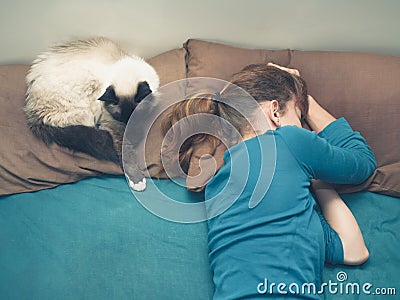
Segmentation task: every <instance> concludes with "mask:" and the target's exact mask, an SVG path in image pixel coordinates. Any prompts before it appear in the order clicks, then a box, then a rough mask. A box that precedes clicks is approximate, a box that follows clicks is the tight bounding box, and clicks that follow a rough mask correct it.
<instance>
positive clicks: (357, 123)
mask: <svg viewBox="0 0 400 300" xmlns="http://www.w3.org/2000/svg"><path fill="white" fill-rule="evenodd" d="M185 47H186V49H187V53H188V58H187V62H188V76H189V77H190V76H192V77H196V76H212V77H217V78H221V79H225V80H229V78H230V77H231V76H232V75H233V74H234V73H235V72H238V71H240V70H241V69H242V68H243V67H244V66H246V65H248V64H250V63H262V62H269V61H272V62H275V63H277V64H281V65H283V66H290V67H293V68H297V69H299V70H300V72H301V75H302V76H303V77H304V78H305V80H306V81H307V84H308V87H309V93H310V94H312V95H313V96H314V97H315V98H316V99H317V100H318V101H319V102H320V103H321V104H322V105H323V106H324V107H325V108H327V110H328V111H330V112H331V113H332V114H333V115H334V116H336V117H341V116H344V117H346V119H347V120H348V121H349V123H350V124H351V125H352V127H353V129H354V130H356V131H360V132H361V134H362V135H363V136H364V137H365V138H366V139H367V142H368V143H369V145H370V146H371V148H372V150H373V151H374V153H375V155H376V159H377V163H378V168H377V170H376V172H375V174H374V175H373V176H371V177H370V178H369V180H367V181H366V182H364V183H363V184H361V185H358V186H353V185H341V186H337V188H338V190H339V191H340V192H342V193H347V192H356V191H361V190H363V189H365V188H367V190H369V191H374V192H379V193H383V194H387V195H391V196H397V197H400V172H399V170H400V152H399V147H398V141H399V140H400V118H399V112H400V101H399V100H400V85H399V84H398V82H399V81H400V57H394V56H385V55H378V54H365V53H350V52H329V51H328V52H318V51H290V52H289V53H286V50H285V51H269V50H246V49H240V48H235V47H230V46H225V45H221V44H216V43H209V42H204V41H198V40H189V41H188V42H187V43H186V44H185ZM195 151H199V152H200V153H202V152H203V151H202V150H201V149H199V150H195ZM192 168H193V169H197V168H196V166H192Z"/></svg>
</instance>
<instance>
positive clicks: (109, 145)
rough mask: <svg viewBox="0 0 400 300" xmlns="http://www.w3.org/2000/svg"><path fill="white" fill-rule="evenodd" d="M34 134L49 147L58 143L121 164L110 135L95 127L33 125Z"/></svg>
mask: <svg viewBox="0 0 400 300" xmlns="http://www.w3.org/2000/svg"><path fill="white" fill-rule="evenodd" d="M30 127H31V130H32V132H33V133H34V134H35V135H36V136H37V137H38V138H40V139H41V140H43V141H44V142H45V143H46V144H47V145H49V144H51V143H56V144H57V145H59V146H62V147H66V148H68V149H71V150H74V151H79V152H83V153H86V154H89V155H91V156H93V157H95V158H97V159H100V160H108V161H112V162H116V163H117V162H119V158H118V156H117V153H116V152H115V149H114V143H113V140H112V137H111V135H110V133H108V132H107V131H105V130H101V129H98V128H94V127H87V126H83V125H73V126H67V127H54V126H49V125H45V124H36V125H31V126H30Z"/></svg>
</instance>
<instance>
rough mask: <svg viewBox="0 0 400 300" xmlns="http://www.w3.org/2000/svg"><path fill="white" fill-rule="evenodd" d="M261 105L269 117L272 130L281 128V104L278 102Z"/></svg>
mask: <svg viewBox="0 0 400 300" xmlns="http://www.w3.org/2000/svg"><path fill="white" fill-rule="evenodd" d="M260 105H261V108H262V109H263V111H264V113H265V115H266V116H267V119H268V121H269V123H270V124H269V125H270V127H271V129H273V130H274V129H276V128H277V127H279V126H281V124H280V117H281V114H280V112H279V102H278V101H276V100H272V101H263V102H261V103H260Z"/></svg>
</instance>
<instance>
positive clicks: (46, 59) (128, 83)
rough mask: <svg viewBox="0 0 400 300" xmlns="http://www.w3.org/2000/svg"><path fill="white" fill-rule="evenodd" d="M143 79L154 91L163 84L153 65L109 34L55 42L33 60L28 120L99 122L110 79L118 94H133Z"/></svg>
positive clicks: (61, 123) (78, 123)
mask: <svg viewBox="0 0 400 300" xmlns="http://www.w3.org/2000/svg"><path fill="white" fill-rule="evenodd" d="M141 81H147V82H148V84H149V86H150V88H151V89H152V90H153V91H155V90H157V88H158V85H159V78H158V75H157V73H156V72H155V70H154V69H153V67H151V66H150V65H149V64H148V63H146V62H145V61H144V60H143V59H141V58H139V57H137V56H132V55H129V54H128V53H127V52H126V51H124V50H123V49H122V48H121V47H120V46H119V45H117V44H116V43H114V42H112V41H111V40H109V39H106V38H94V39H90V40H86V41H72V42H69V43H66V44H62V45H58V46H55V47H53V48H52V49H50V50H49V51H48V52H45V53H43V54H42V55H40V56H39V57H38V59H36V60H35V61H34V62H33V65H32V67H31V69H30V71H29V73H28V75H27V83H28V91H27V99H26V105H25V112H26V114H27V119H28V122H30V123H35V122H38V120H43V123H45V124H48V125H52V126H58V127H65V126H68V125H85V126H90V127H93V126H95V125H96V123H97V122H98V120H99V118H100V116H101V114H102V112H103V104H102V102H101V101H99V100H98V98H99V97H100V96H101V95H102V94H103V93H104V91H105V90H106V88H107V87H108V86H109V85H113V86H114V89H115V92H116V94H117V95H118V96H130V95H135V93H136V87H137V84H138V83H139V82H141Z"/></svg>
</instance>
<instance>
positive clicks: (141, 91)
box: [135, 81, 151, 103]
mask: <svg viewBox="0 0 400 300" xmlns="http://www.w3.org/2000/svg"><path fill="white" fill-rule="evenodd" d="M150 94H151V89H150V86H149V84H148V83H147V81H142V82H140V83H139V84H138V87H137V90H136V95H135V102H136V103H139V102H140V101H142V100H143V99H144V98H146V96H148V95H150Z"/></svg>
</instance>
